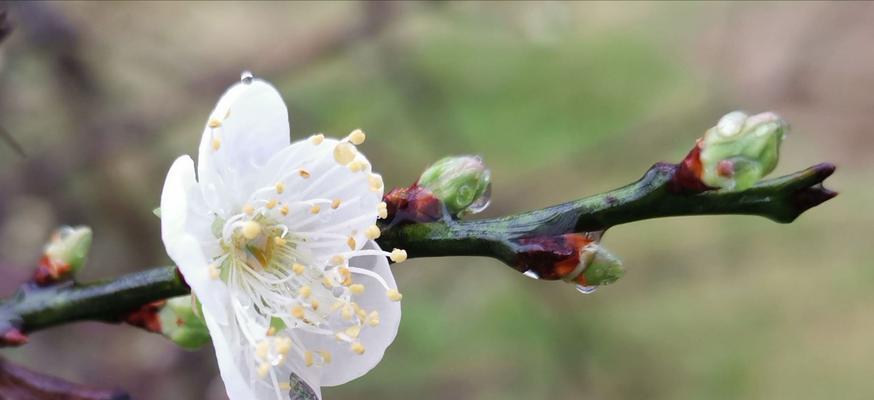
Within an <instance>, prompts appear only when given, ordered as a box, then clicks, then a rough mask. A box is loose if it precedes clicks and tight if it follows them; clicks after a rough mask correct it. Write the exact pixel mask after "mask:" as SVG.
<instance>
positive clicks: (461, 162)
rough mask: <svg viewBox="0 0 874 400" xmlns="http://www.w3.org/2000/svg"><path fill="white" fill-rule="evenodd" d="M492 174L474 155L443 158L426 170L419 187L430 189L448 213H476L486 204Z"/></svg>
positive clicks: (456, 214)
mask: <svg viewBox="0 0 874 400" xmlns="http://www.w3.org/2000/svg"><path fill="white" fill-rule="evenodd" d="M490 178H491V171H489V169H488V168H487V167H486V165H485V164H484V163H483V160H482V159H481V158H480V157H477V156H454V157H445V158H443V159H441V160H439V161H437V162H436V163H434V164H433V165H431V166H430V167H428V169H426V170H425V172H423V173H422V176H421V177H419V182H418V185H419V186H421V187H424V188H425V189H428V190H430V191H431V192H432V193H433V194H434V196H435V197H437V198H438V199H439V200H440V201H441V202H443V204H444V205H445V206H446V209H447V210H448V211H449V213H450V214H452V215H455V216H461V215H464V214H476V213H478V212H480V211H482V210H484V209H485V208H486V207H488V205H489V201H490V197H491V187H492V186H491V179H490Z"/></svg>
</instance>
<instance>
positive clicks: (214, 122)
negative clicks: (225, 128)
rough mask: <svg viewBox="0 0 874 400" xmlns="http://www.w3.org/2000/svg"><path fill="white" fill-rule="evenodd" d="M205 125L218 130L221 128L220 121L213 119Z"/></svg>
mask: <svg viewBox="0 0 874 400" xmlns="http://www.w3.org/2000/svg"><path fill="white" fill-rule="evenodd" d="M206 125H207V126H209V127H210V128H218V127H220V126H222V121H219V120H217V119H215V118H213V119H210V120H209V122H207V124H206Z"/></svg>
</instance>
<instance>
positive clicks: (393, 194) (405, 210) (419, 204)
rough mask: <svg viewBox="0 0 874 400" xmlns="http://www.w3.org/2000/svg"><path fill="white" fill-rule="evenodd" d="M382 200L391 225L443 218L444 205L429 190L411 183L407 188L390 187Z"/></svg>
mask: <svg viewBox="0 0 874 400" xmlns="http://www.w3.org/2000/svg"><path fill="white" fill-rule="evenodd" d="M383 201H385V204H386V211H388V217H387V218H386V220H387V221H389V222H390V224H391V225H396V224H402V223H420V222H434V221H439V220H441V219H443V216H444V210H445V208H446V207H445V206H444V205H443V203H442V202H441V201H440V199H438V198H437V197H434V194H433V193H431V191H430V190H428V189H425V188H423V187H421V186H419V185H418V183H414V184H412V185H411V186H410V187H408V188H397V189H392V191H390V192H388V193H387V194H386V195H385V196H383Z"/></svg>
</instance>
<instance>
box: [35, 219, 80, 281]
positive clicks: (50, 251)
mask: <svg viewBox="0 0 874 400" xmlns="http://www.w3.org/2000/svg"><path fill="white" fill-rule="evenodd" d="M90 249H91V228H89V227H87V226H77V227H70V226H63V227H60V228H58V229H57V230H56V231H55V232H54V233H53V234H52V236H51V238H50V239H49V242H48V243H47V244H46V247H45V251H44V252H43V257H42V259H41V260H40V262H39V266H38V267H37V270H36V273H35V275H34V281H36V283H37V284H39V285H48V284H51V283H55V282H58V281H60V280H62V279H64V278H67V277H69V276H72V275H73V274H75V273H76V272H77V271H79V269H80V268H82V265H83V264H85V259H86V258H87V257H88V250H90Z"/></svg>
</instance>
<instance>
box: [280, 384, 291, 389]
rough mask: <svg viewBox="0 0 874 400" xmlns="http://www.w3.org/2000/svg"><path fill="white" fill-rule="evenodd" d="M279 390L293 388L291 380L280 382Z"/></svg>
mask: <svg viewBox="0 0 874 400" xmlns="http://www.w3.org/2000/svg"><path fill="white" fill-rule="evenodd" d="M279 390H291V382H279Z"/></svg>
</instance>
